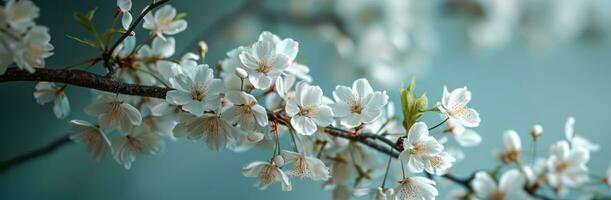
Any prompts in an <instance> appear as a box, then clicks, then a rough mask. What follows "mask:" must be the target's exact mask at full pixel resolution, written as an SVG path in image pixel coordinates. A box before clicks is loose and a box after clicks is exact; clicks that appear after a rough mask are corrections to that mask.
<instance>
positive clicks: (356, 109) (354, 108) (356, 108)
mask: <svg viewBox="0 0 611 200" xmlns="http://www.w3.org/2000/svg"><path fill="white" fill-rule="evenodd" d="M349 105H350V111H351V112H353V113H358V114H361V112H362V111H363V105H361V104H360V103H359V102H358V101H357V100H352V101H350V104H349Z"/></svg>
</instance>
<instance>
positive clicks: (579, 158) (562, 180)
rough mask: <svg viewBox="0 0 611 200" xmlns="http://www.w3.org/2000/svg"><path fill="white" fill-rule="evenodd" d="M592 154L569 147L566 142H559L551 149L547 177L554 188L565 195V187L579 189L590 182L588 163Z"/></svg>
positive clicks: (578, 148)
mask: <svg viewBox="0 0 611 200" xmlns="http://www.w3.org/2000/svg"><path fill="white" fill-rule="evenodd" d="M589 159H590V153H589V152H588V150H586V149H584V148H583V147H569V143H567V142H566V141H559V142H557V143H555V144H553V145H552V146H551V148H550V157H549V159H548V160H547V172H548V174H547V177H548V179H547V180H548V182H549V184H550V185H551V186H552V187H556V188H557V189H559V191H560V194H561V195H562V194H563V193H564V191H563V190H564V188H565V187H579V186H580V185H581V184H583V183H585V182H586V181H588V180H589V176H588V167H587V166H586V163H587V162H588V160H589Z"/></svg>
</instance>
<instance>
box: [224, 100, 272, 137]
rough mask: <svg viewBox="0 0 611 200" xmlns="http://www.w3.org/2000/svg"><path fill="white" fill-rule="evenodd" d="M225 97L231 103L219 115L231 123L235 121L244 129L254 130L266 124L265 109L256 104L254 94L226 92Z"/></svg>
mask: <svg viewBox="0 0 611 200" xmlns="http://www.w3.org/2000/svg"><path fill="white" fill-rule="evenodd" d="M225 97H226V98H227V99H228V100H229V101H230V102H231V103H232V104H233V106H231V107H230V108H228V109H227V110H225V112H223V114H222V115H221V117H223V118H224V119H225V120H227V121H228V122H229V123H231V124H235V123H237V124H238V125H240V127H241V128H242V129H244V130H255V129H256V128H257V125H258V126H261V127H263V126H266V125H267V123H268V122H267V111H265V108H263V106H261V105H259V104H257V99H255V97H254V96H252V95H250V94H248V93H245V92H227V93H225Z"/></svg>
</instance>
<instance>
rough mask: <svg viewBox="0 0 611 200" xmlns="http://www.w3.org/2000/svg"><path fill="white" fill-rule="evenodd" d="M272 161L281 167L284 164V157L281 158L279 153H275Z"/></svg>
mask: <svg viewBox="0 0 611 200" xmlns="http://www.w3.org/2000/svg"><path fill="white" fill-rule="evenodd" d="M272 162H274V164H276V166H278V167H282V166H283V165H284V158H282V156H281V155H277V156H275V157H274V159H272Z"/></svg>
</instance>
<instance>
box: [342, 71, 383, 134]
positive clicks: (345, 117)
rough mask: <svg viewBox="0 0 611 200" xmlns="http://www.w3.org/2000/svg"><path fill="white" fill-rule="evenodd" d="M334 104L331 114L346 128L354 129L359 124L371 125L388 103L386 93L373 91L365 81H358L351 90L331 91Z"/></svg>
mask: <svg viewBox="0 0 611 200" xmlns="http://www.w3.org/2000/svg"><path fill="white" fill-rule="evenodd" d="M333 97H334V98H335V102H336V103H335V104H332V105H331V107H332V108H333V113H334V114H335V116H336V117H339V118H340V119H341V124H342V125H344V126H346V127H349V128H351V127H355V126H357V125H359V124H360V123H371V122H374V121H375V120H377V119H378V118H379V117H380V116H382V113H383V111H384V106H385V105H386V104H387V103H388V95H386V91H383V92H380V91H375V92H374V91H373V88H371V85H369V81H367V79H358V80H356V81H354V83H353V84H352V88H349V87H346V86H337V87H336V88H335V91H333Z"/></svg>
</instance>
